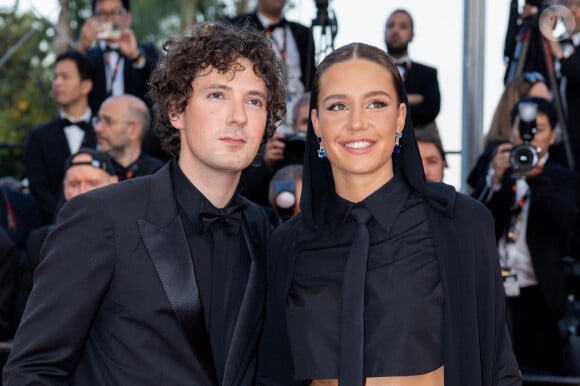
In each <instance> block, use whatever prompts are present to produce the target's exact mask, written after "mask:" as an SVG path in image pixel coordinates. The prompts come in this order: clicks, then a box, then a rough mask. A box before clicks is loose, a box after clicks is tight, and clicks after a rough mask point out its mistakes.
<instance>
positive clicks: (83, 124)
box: [60, 118, 91, 131]
mask: <svg viewBox="0 0 580 386" xmlns="http://www.w3.org/2000/svg"><path fill="white" fill-rule="evenodd" d="M60 125H61V127H62V128H65V127H68V126H78V127H80V128H81V129H83V131H87V130H89V129H90V128H91V124H90V123H89V122H88V121H78V122H71V121H70V120H68V119H67V118H61V119H60Z"/></svg>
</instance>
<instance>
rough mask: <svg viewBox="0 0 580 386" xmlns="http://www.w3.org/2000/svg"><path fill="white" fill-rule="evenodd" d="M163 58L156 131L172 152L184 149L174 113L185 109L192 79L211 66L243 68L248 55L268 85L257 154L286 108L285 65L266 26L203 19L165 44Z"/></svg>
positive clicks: (156, 86) (154, 88)
mask: <svg viewBox="0 0 580 386" xmlns="http://www.w3.org/2000/svg"><path fill="white" fill-rule="evenodd" d="M163 49H164V51H165V56H164V58H163V59H162V60H161V61H160V63H159V64H158V65H157V67H156V68H155V70H154V71H153V73H152V74H151V79H150V84H151V90H150V96H151V100H152V101H153V102H154V105H153V110H154V115H155V125H154V128H155V132H156V134H157V135H158V136H159V138H160V139H161V146H162V147H163V149H164V150H165V151H167V152H168V153H170V154H171V155H174V156H177V155H178V154H179V150H180V140H179V131H178V130H177V129H175V128H174V127H173V126H172V125H171V122H170V118H171V117H174V116H175V115H179V114H181V113H183V112H184V111H185V107H186V106H187V101H188V100H189V98H190V97H191V95H192V93H193V81H194V80H195V78H196V77H197V76H198V75H199V74H201V73H203V72H204V70H205V69H207V68H208V67H213V68H214V69H216V70H217V71H219V72H220V73H222V74H225V73H227V72H231V73H232V74H235V72H237V71H242V70H244V68H243V66H241V65H240V64H239V63H238V62H237V61H238V59H240V58H245V59H248V60H249V61H250V62H251V63H253V70H254V73H255V74H256V75H257V76H258V77H260V78H261V79H262V80H263V81H264V83H265V84H266V88H267V89H268V106H267V108H268V118H267V122H266V128H265V132H264V138H263V139H262V145H261V146H260V151H259V152H258V155H261V153H262V151H263V148H264V144H265V143H266V141H267V140H268V139H269V138H270V137H272V135H273V134H274V132H275V131H276V126H277V125H278V124H279V123H280V121H281V120H282V119H283V117H284V114H285V113H286V102H285V98H286V69H285V66H284V64H283V63H282V61H281V60H280V59H279V58H278V57H277V56H276V54H275V52H274V50H273V49H272V46H271V42H270V40H269V39H268V37H266V35H265V34H264V33H262V32H259V31H257V30H255V29H253V28H250V27H239V26H235V25H232V24H229V23H227V22H223V21H222V22H216V23H199V24H197V25H195V26H194V27H193V28H192V30H191V31H190V32H189V33H187V34H185V35H183V36H179V37H176V38H173V39H170V40H167V41H166V42H165V43H164V44H163Z"/></svg>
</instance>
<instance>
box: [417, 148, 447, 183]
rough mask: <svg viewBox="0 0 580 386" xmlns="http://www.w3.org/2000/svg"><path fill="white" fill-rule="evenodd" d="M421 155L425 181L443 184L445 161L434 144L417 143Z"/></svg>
mask: <svg viewBox="0 0 580 386" xmlns="http://www.w3.org/2000/svg"><path fill="white" fill-rule="evenodd" d="M417 145H418V146H419V154H421V161H422V162H423V171H424V172H425V179H426V180H427V181H430V182H442V181H443V173H444V169H445V161H444V160H443V158H442V157H441V153H439V150H438V149H437V146H435V144H434V143H431V142H425V141H417Z"/></svg>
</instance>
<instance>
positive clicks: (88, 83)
mask: <svg viewBox="0 0 580 386" xmlns="http://www.w3.org/2000/svg"><path fill="white" fill-rule="evenodd" d="M92 89H93V81H92V79H85V80H82V81H81V90H82V93H83V95H89V94H90V92H91V90H92Z"/></svg>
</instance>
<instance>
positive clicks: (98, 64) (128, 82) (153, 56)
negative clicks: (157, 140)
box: [87, 44, 159, 114]
mask: <svg viewBox="0 0 580 386" xmlns="http://www.w3.org/2000/svg"><path fill="white" fill-rule="evenodd" d="M139 48H140V49H141V50H142V51H143V53H144V55H145V66H144V67H143V68H140V69H139V68H135V67H133V65H132V64H131V62H130V61H129V59H127V58H125V60H124V66H123V76H124V85H125V94H131V95H135V96H136V97H139V98H141V99H142V100H144V101H145V102H147V104H148V105H151V103H149V101H148V98H147V92H148V89H149V88H148V85H147V82H148V81H149V76H150V75H151V71H153V68H154V67H155V65H156V64H157V61H158V60H159V55H158V53H157V50H156V49H155V47H154V46H153V45H152V44H140V45H139ZM87 56H88V57H89V59H90V60H91V62H93V65H94V66H95V75H94V77H93V89H92V90H91V93H90V94H89V106H91V110H93V113H94V114H96V113H97V112H98V111H99V107H100V106H101V103H103V101H104V100H105V99H107V97H108V95H107V73H106V64H105V59H104V56H103V50H101V48H100V47H99V46H96V47H93V48H91V49H90V50H88V51H87Z"/></svg>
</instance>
